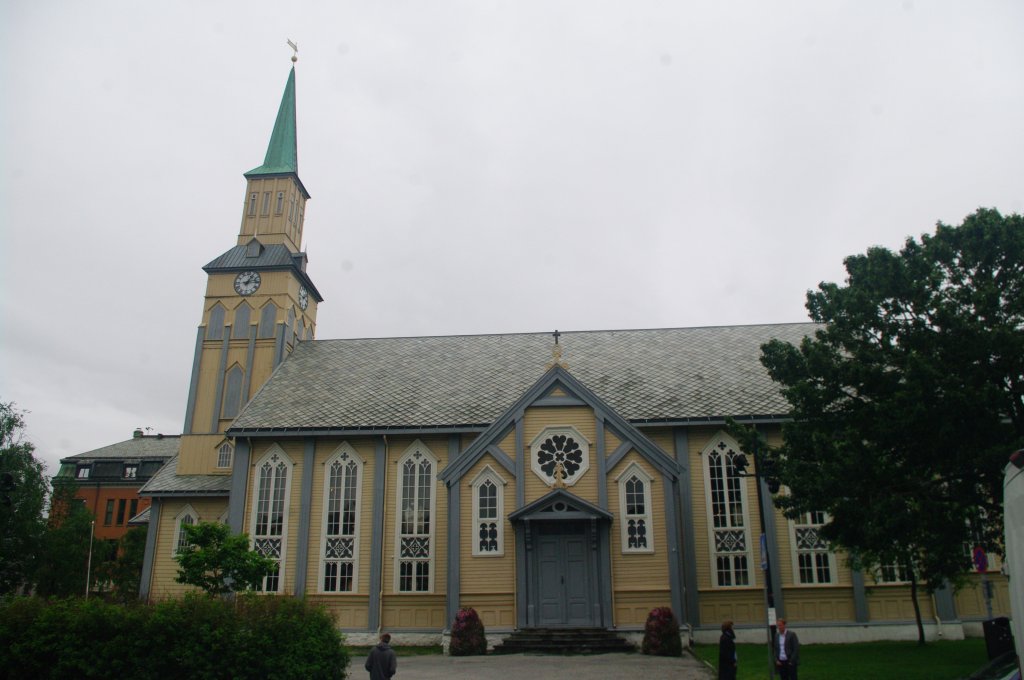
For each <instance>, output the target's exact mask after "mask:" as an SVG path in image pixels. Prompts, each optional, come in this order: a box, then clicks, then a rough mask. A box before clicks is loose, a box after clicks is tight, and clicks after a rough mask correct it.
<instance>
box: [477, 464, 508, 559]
mask: <svg viewBox="0 0 1024 680" xmlns="http://www.w3.org/2000/svg"><path fill="white" fill-rule="evenodd" d="M505 483H506V482H505V480H504V479H503V478H502V477H501V475H499V474H498V473H497V472H495V471H494V469H493V468H491V466H490V465H486V466H484V469H483V470H481V471H480V474H478V475H477V476H476V477H475V478H474V479H473V481H472V482H471V483H470V489H471V490H472V494H473V528H474V535H473V555H474V556H477V557H500V556H501V555H504V554H505V517H504V515H505Z"/></svg>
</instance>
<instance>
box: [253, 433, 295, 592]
mask: <svg viewBox="0 0 1024 680" xmlns="http://www.w3.org/2000/svg"><path fill="white" fill-rule="evenodd" d="M292 467H293V463H292V461H291V459H289V458H288V456H287V455H285V452H284V451H283V450H281V448H280V447H279V446H276V445H275V446H273V447H271V449H270V451H268V452H267V454H266V455H265V456H264V457H263V458H262V459H261V460H260V461H259V462H258V463H257V464H256V485H255V491H256V493H255V502H254V503H253V507H252V521H251V526H252V547H253V550H255V551H256V552H258V553H260V554H261V555H263V556H264V557H267V558H269V559H271V560H274V561H275V562H276V563H277V565H276V566H275V567H274V570H273V571H272V572H271V573H270V574H268V575H267V576H266V577H264V579H263V583H262V584H261V586H260V588H258V590H263V591H266V592H269V593H276V592H279V591H280V590H281V587H282V586H283V577H284V565H283V556H284V554H285V540H286V538H287V529H288V499H289V496H290V493H289V490H290V484H289V482H290V479H291V472H292Z"/></svg>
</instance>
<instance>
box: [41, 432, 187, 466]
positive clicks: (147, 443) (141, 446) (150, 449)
mask: <svg viewBox="0 0 1024 680" xmlns="http://www.w3.org/2000/svg"><path fill="white" fill-rule="evenodd" d="M179 436H180V435H176V434H158V435H146V436H144V437H133V438H131V439H127V440H125V441H123V442H118V443H116V444H110V445H109V446H104V447H101V448H98V449H93V450H92V451H86V452H85V453H77V454H75V455H73V456H69V457H67V458H61V460H60V462H62V463H65V462H67V463H74V462H82V460H83V459H84V460H103V459H107V460H111V459H113V460H121V459H128V460H135V459H139V460H144V459H146V458H170V457H171V456H175V455H177V453H178V443H179Z"/></svg>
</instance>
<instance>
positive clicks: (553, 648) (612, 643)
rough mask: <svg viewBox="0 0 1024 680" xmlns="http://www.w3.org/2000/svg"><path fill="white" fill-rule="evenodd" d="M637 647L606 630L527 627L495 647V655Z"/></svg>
mask: <svg viewBox="0 0 1024 680" xmlns="http://www.w3.org/2000/svg"><path fill="white" fill-rule="evenodd" d="M633 651H636V648H635V647H634V646H633V645H632V644H630V643H629V642H627V641H626V640H624V639H622V638H621V637H619V636H618V635H617V634H616V633H615V631H611V630H605V629H604V628H523V629H521V630H517V631H515V632H514V633H512V635H510V636H508V637H507V638H505V639H504V640H502V642H501V644H499V645H496V646H495V647H494V653H495V654H516V653H522V652H532V653H535V654H537V653H540V654H605V653H608V652H633Z"/></svg>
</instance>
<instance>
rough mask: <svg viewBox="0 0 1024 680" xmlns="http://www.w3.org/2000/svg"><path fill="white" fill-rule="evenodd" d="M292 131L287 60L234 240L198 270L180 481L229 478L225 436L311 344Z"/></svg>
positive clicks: (311, 300) (302, 204) (310, 295)
mask: <svg viewBox="0 0 1024 680" xmlns="http://www.w3.org/2000/svg"><path fill="white" fill-rule="evenodd" d="M292 61H293V62H294V61H295V58H294V57H293V58H292ZM295 128H296V125H295V66H294V64H293V66H292V69H291V72H290V73H289V74H288V82H287V83H286V85H285V88H284V95H283V96H282V97H281V106H280V108H279V109H278V112H277V120H276V122H275V123H274V129H273V132H272V133H271V135H270V144H269V145H268V146H267V153H266V157H265V158H264V160H263V164H262V165H260V166H259V167H257V168H254V169H252V170H250V171H249V172H247V173H245V179H246V188H245V197H244V201H243V206H242V223H241V227H240V229H239V232H238V241H237V244H236V245H235V246H234V247H232V248H231V249H230V250H228V251H227V252H225V253H223V254H222V255H220V256H219V257H217V258H216V259H214V260H213V261H212V262H210V263H209V264H207V265H206V266H205V267H203V270H204V271H205V272H206V273H207V275H208V278H207V284H206V296H205V298H204V301H203V313H202V322H201V324H200V326H199V329H198V334H197V336H196V345H195V357H194V359H193V364H192V377H191V382H190V384H189V392H188V404H187V406H186V411H185V426H184V430H183V433H184V436H183V437H182V441H181V451H180V457H179V461H178V470H177V472H178V474H179V475H181V474H217V473H223V474H227V473H229V472H230V470H231V463H232V458H233V456H232V453H233V444H232V442H231V441H229V440H228V439H226V438H225V437H224V431H225V430H226V429H227V427H228V426H229V425H230V424H231V421H232V420H234V418H235V417H236V416H237V415H238V413H239V412H240V411H241V409H242V407H243V406H244V405H245V404H246V403H247V402H248V401H249V399H250V398H252V396H253V395H254V394H255V393H256V391H257V390H258V389H259V388H260V386H261V385H263V383H264V382H265V381H266V380H267V378H269V377H270V374H271V372H272V371H273V370H274V368H275V367H276V366H277V365H278V364H279V363H281V361H282V360H283V359H284V358H285V357H286V356H287V355H288V354H289V353H290V352H291V351H292V350H293V349H294V348H295V347H296V346H297V344H298V343H299V342H303V341H305V340H311V339H313V336H314V332H315V329H316V310H317V305H318V304H319V303H320V302H322V301H323V298H322V297H321V296H320V293H319V292H318V291H317V289H316V286H314V285H313V282H312V280H311V279H310V278H309V275H308V274H306V261H307V259H306V254H305V253H304V252H302V250H301V249H300V248H301V244H302V229H303V226H304V220H305V216H306V202H307V201H308V200H309V192H307V191H306V187H305V186H304V185H303V184H302V180H300V179H299V170H298V146H297V140H296V129H295Z"/></svg>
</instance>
